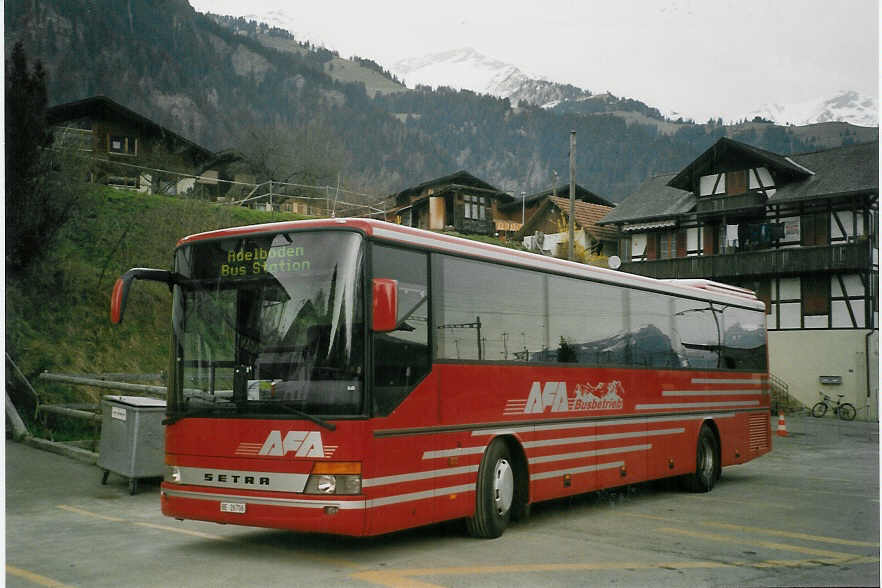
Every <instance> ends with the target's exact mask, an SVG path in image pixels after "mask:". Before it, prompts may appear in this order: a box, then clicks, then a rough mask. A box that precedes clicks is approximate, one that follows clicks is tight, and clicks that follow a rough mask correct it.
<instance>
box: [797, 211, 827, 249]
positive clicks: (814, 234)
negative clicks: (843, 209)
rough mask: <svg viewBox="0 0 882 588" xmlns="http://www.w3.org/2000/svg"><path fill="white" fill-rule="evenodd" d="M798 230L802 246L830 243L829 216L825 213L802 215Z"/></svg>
mask: <svg viewBox="0 0 882 588" xmlns="http://www.w3.org/2000/svg"><path fill="white" fill-rule="evenodd" d="M799 228H800V233H801V234H802V244H803V245H828V244H829V243H830V215H829V214H828V213H826V212H820V213H814V214H804V215H802V217H800V227H799Z"/></svg>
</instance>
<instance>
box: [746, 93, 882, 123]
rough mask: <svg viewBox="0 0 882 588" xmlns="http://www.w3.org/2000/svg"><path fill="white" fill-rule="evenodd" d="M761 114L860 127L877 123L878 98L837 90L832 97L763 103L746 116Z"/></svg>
mask: <svg viewBox="0 0 882 588" xmlns="http://www.w3.org/2000/svg"><path fill="white" fill-rule="evenodd" d="M757 116H759V117H762V118H764V119H767V120H770V121H772V122H775V123H778V124H782V125H784V124H793V125H797V126H801V125H810V124H815V123H823V122H832V121H841V122H847V123H851V124H853V125H858V126H862V127H876V126H879V101H878V99H876V98H874V97H871V96H866V95H863V94H861V93H859V92H856V91H853V90H851V91H843V92H839V93H837V94H836V95H834V96H833V97H829V98H820V99H815V100H807V101H805V102H798V103H795V104H783V105H782V104H764V105H763V106H761V107H760V108H758V109H756V110H754V111H753V112H751V113H749V114H748V115H747V116H746V117H744V118H747V119H748V120H752V119H753V118H754V117H757Z"/></svg>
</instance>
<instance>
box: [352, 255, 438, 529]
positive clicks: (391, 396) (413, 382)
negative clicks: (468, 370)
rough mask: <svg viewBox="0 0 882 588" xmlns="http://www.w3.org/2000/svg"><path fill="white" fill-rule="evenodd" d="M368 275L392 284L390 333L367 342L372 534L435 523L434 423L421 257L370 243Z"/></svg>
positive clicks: (424, 268) (425, 268)
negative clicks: (370, 362) (394, 302)
mask: <svg viewBox="0 0 882 588" xmlns="http://www.w3.org/2000/svg"><path fill="white" fill-rule="evenodd" d="M371 269H372V271H371V276H372V279H373V280H377V279H385V280H394V284H395V287H396V299H397V312H396V321H395V325H394V328H392V329H391V330H386V331H377V330H374V331H373V332H372V335H371V337H372V341H371V346H372V355H373V385H372V388H371V414H372V415H373V417H374V423H375V426H374V437H373V440H372V445H373V450H372V451H371V452H370V453H371V456H372V457H371V458H370V459H369V463H368V464H366V467H367V468H369V471H368V472H366V476H365V478H366V480H365V484H364V493H365V495H366V497H367V499H368V505H369V510H368V532H369V533H371V534H373V533H380V532H384V531H387V530H393V529H400V528H404V527H409V526H416V525H422V524H427V523H431V522H433V521H434V520H436V518H435V517H436V512H435V507H434V501H433V500H432V497H433V495H434V490H435V486H436V479H435V477H434V476H433V475H432V470H433V469H436V468H437V464H436V463H435V462H434V461H433V459H432V456H433V455H434V452H435V450H436V444H437V435H436V434H435V433H433V432H432V431H431V430H430V429H431V428H432V427H434V426H435V425H437V422H438V390H437V382H436V380H435V378H434V376H433V375H432V374H431V355H430V348H429V341H430V338H429V331H430V329H429V306H430V305H429V283H428V276H429V272H428V256H427V254H425V253H421V252H418V251H413V250H409V249H404V248H400V247H393V246H389V245H381V244H378V243H374V244H373V245H372V247H371ZM371 505H373V506H371Z"/></svg>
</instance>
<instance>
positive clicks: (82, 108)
mask: <svg viewBox="0 0 882 588" xmlns="http://www.w3.org/2000/svg"><path fill="white" fill-rule="evenodd" d="M46 118H47V122H48V123H49V125H50V126H52V127H54V132H55V137H56V141H59V140H60V141H64V142H68V143H69V142H72V143H74V144H75V145H77V146H78V147H79V148H80V149H82V150H85V151H88V152H91V153H93V154H94V155H95V156H96V164H95V165H93V170H94V171H95V176H96V178H97V179H98V180H99V181H102V182H104V183H107V184H111V185H116V186H121V187H126V188H132V189H139V190H144V191H146V190H151V191H157V192H158V191H162V192H164V193H177V192H178V180H179V178H178V177H175V176H174V175H169V176H167V177H162V178H160V177H159V174H157V173H153V172H149V171H143V170H141V169H139V167H160V166H159V165H157V164H161V168H162V169H165V170H173V171H180V172H185V173H193V172H194V170H196V169H197V168H201V167H202V166H203V164H204V163H205V162H207V161H209V160H211V159H212V158H213V157H214V155H213V153H212V152H211V151H210V150H208V149H206V148H204V147H202V146H200V145H198V144H197V143H195V142H193V141H191V140H189V139H187V138H185V137H183V136H181V135H179V134H177V133H175V132H173V131H171V130H169V129H167V128H166V127H163V126H162V125H160V124H158V123H156V122H154V121H152V120H150V119H149V118H147V117H145V116H143V115H141V114H138V113H137V112H135V111H133V110H130V109H129V108H126V107H125V106H123V105H121V104H119V103H117V102H115V101H113V100H111V99H110V98H108V97H106V96H92V97H90V98H85V99H83V100H77V101H75V102H67V103H65V104H59V105H56V106H53V107H51V108H48V109H47V111H46ZM99 158H100V160H101V161H103V162H104V163H105V164H104V165H99V164H98V162H97V160H98V159H99ZM148 164H150V165H148Z"/></svg>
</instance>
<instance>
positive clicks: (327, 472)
mask: <svg viewBox="0 0 882 588" xmlns="http://www.w3.org/2000/svg"><path fill="white" fill-rule="evenodd" d="M303 492H304V494H326V495H327V494H335V495H340V494H361V464H360V463H358V462H331V463H317V464H315V465H314V466H313V468H312V472H311V473H310V474H309V478H308V479H307V480H306V487H305V488H304V489H303Z"/></svg>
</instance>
